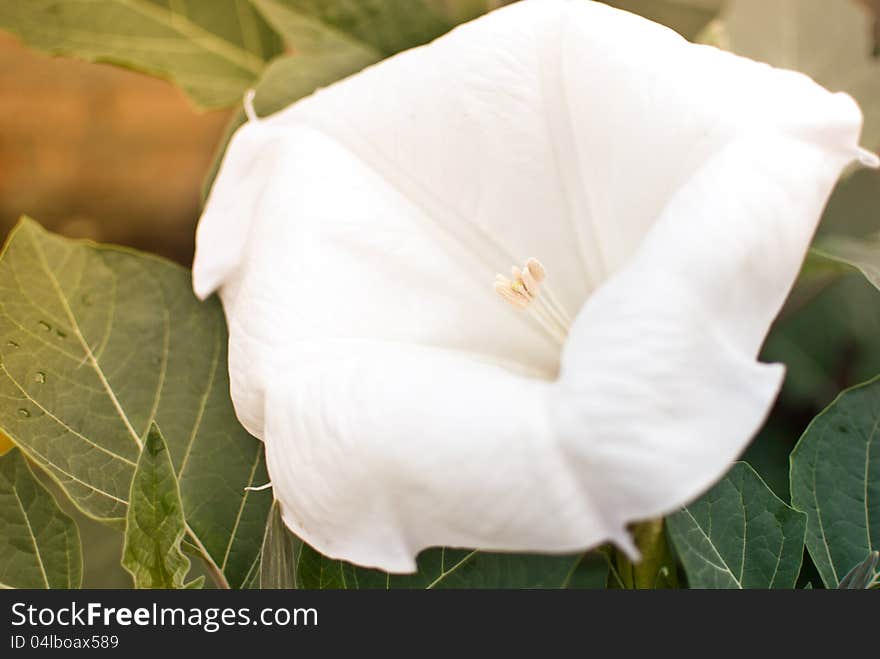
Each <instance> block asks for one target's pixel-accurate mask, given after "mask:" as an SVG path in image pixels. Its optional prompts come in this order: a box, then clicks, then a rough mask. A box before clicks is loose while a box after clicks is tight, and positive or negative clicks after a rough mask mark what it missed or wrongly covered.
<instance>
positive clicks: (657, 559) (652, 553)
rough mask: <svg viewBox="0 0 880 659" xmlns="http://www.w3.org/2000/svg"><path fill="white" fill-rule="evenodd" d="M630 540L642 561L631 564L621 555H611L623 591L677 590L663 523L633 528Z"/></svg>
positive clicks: (617, 553) (672, 562) (646, 523)
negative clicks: (625, 589) (632, 540)
mask: <svg viewBox="0 0 880 659" xmlns="http://www.w3.org/2000/svg"><path fill="white" fill-rule="evenodd" d="M633 539H634V540H635V543H636V546H637V547H638V548H639V551H640V552H641V553H642V560H641V561H639V562H638V563H633V562H632V561H631V560H629V558H627V556H626V555H625V554H623V553H622V552H620V551H618V550H615V552H614V558H615V560H614V563H615V565H616V567H617V573H618V575H619V578H620V582H621V584H622V586H623V588H634V589H655V588H677V587H678V575H677V574H676V568H675V561H674V560H673V558H672V553H671V552H670V551H669V545H668V544H667V541H666V532H665V528H664V524H663V519H662V518H660V519H652V520H649V521H647V522H641V523H639V524H636V525H635V526H634V527H633Z"/></svg>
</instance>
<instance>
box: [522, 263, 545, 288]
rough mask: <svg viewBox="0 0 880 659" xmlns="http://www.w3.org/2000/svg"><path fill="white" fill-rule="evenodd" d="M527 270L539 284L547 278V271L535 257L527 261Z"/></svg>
mask: <svg viewBox="0 0 880 659" xmlns="http://www.w3.org/2000/svg"><path fill="white" fill-rule="evenodd" d="M525 269H526V270H528V271H529V274H530V275H532V277H533V278H534V280H535V281H536V282H538V283H539V284H540V283H541V282H542V281H544V278H545V277H546V276H547V271H546V270H544V266H543V264H542V263H541V262H540V261H539V260H538V259H536V258H534V257H533V258H530V259H529V260H528V261H526V268H525Z"/></svg>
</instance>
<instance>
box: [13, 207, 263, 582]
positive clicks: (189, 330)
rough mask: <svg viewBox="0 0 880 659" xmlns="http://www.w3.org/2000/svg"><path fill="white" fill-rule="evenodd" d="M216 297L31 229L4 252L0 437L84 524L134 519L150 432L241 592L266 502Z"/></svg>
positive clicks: (128, 255) (152, 266) (143, 261)
mask: <svg viewBox="0 0 880 659" xmlns="http://www.w3.org/2000/svg"><path fill="white" fill-rule="evenodd" d="M226 347H227V334H226V324H225V321H224V318H223V312H222V309H221V308H220V304H219V303H218V302H217V300H216V299H211V300H209V301H207V302H205V303H200V302H199V301H198V300H197V299H196V298H195V296H194V295H193V293H192V288H191V281H190V273H189V272H188V271H187V270H185V269H183V268H181V267H179V266H177V265H174V264H172V263H169V262H167V261H165V260H163V259H160V258H158V257H152V256H148V255H144V254H140V253H137V252H134V251H132V250H127V249H123V248H116V247H109V246H102V245H95V244H93V243H88V242H81V241H72V240H67V239H64V238H61V237H59V236H55V235H52V234H50V233H49V232H47V231H45V230H44V229H42V228H41V227H40V226H39V225H38V224H37V223H36V222H34V221H33V220H29V219H23V220H22V221H21V222H20V223H19V224H18V225H17V227H16V228H15V229H14V230H13V232H12V234H11V235H10V237H9V240H8V243H7V245H6V247H5V248H4V251H3V253H2V255H0V355H2V365H0V429H2V430H3V431H4V432H6V433H7V434H8V435H9V436H10V437H12V438H13V440H14V441H15V443H16V444H17V445H18V446H19V447H20V448H21V449H22V451H23V452H24V453H25V454H26V455H27V456H28V457H29V458H31V459H32V460H33V461H34V462H35V463H37V464H38V465H40V466H41V467H42V468H43V469H45V470H47V471H48V473H49V474H50V475H51V476H52V477H53V478H54V479H55V480H56V481H57V482H58V483H59V484H60V485H61V486H62V487H63V488H64V490H65V491H66V492H67V494H68V495H69V496H70V498H71V499H72V500H73V501H74V503H76V505H77V506H78V507H79V508H80V509H81V510H83V512H85V513H87V514H88V515H90V516H92V517H95V518H98V519H102V520H105V521H114V520H116V521H118V520H121V519H123V518H125V516H126V513H127V505H128V495H129V490H130V487H131V479H132V476H133V475H134V471H135V467H136V464H137V460H138V456H139V449H140V445H141V444H142V443H143V440H144V438H145V437H146V435H147V431H148V430H149V428H150V425H151V424H152V423H153V422H154V421H155V422H156V423H157V424H158V425H159V426H160V427H161V428H162V430H163V432H164V434H165V437H166V440H167V442H168V448H169V451H170V454H171V460H172V463H173V464H174V467H175V470H176V472H177V474H178V479H179V482H180V490H181V498H182V500H183V507H184V514H185V517H186V520H187V522H188V524H189V527H190V530H191V534H190V536H191V537H190V539H191V540H192V542H193V543H194V544H195V545H196V546H198V547H199V548H200V549H201V548H203V549H204V554H205V555H206V558H207V559H208V561H209V563H210V564H211V565H212V567H213V568H215V571H222V573H223V574H224V575H225V578H226V580H227V581H228V582H229V584H230V585H231V586H233V587H238V586H241V585H242V584H243V583H244V579H245V577H246V575H247V573H248V571H249V569H250V567H251V565H252V564H253V562H254V560H255V558H256V557H257V556H258V554H259V551H260V546H261V543H262V537H263V528H264V524H265V520H266V515H267V512H268V509H269V505H270V499H269V497H268V496H266V495H265V494H261V493H258V492H248V491H246V490H245V489H244V488H245V487H247V486H251V485H254V484H258V485H259V484H262V483H264V482H266V480H268V478H267V476H266V473H265V467H264V464H263V451H262V444H260V443H259V442H258V441H257V440H255V439H254V438H253V437H251V436H250V435H248V433H247V432H246V431H245V430H244V429H243V428H242V427H241V426H240V425H239V423H238V422H237V420H236V418H235V414H234V412H233V409H232V403H231V401H230V399H229V382H228V374H227V366H226Z"/></svg>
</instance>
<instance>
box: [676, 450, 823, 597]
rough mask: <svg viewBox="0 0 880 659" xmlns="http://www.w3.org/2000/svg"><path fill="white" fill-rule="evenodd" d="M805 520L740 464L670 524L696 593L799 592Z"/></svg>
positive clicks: (742, 463)
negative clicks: (713, 590) (736, 590)
mask: <svg viewBox="0 0 880 659" xmlns="http://www.w3.org/2000/svg"><path fill="white" fill-rule="evenodd" d="M805 521H806V520H805V516H804V515H803V514H802V513H799V512H797V511H796V510H794V509H792V508H790V507H789V506H787V505H786V504H785V502H784V501H782V500H781V499H780V498H779V497H777V496H776V495H775V494H773V492H772V491H771V490H770V488H768V487H767V485H765V484H764V481H762V480H761V477H760V476H758V474H757V473H755V470H754V469H752V468H751V467H750V466H749V465H747V464H746V463H745V462H738V463H736V464H735V465H734V466H733V468H732V469H731V470H730V472H728V474H727V475H726V476H725V477H724V478H723V479H722V480H721V481H720V482H719V483H717V484H716V485H715V486H714V487H713V488H712V489H711V490H709V491H708V492H707V493H706V494H704V495H703V496H702V497H700V498H699V499H698V500H697V501H694V502H693V503H692V504H690V505H689V506H687V507H685V508H684V509H683V510H681V511H679V512H677V513H674V514H672V515H670V516H669V517H668V518H667V522H666V523H667V529H668V533H669V538H670V539H671V540H672V542H673V544H674V545H675V548H676V550H677V551H678V555H679V558H680V559H681V562H682V564H683V565H684V569H685V572H686V573H687V576H688V582H689V585H690V586H691V587H692V588H794V585H795V582H796V581H797V577H798V574H799V573H800V569H801V562H802V560H803V554H804V526H805Z"/></svg>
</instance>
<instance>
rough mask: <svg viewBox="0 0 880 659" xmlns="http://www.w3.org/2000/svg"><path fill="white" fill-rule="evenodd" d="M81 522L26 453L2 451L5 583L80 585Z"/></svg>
mask: <svg viewBox="0 0 880 659" xmlns="http://www.w3.org/2000/svg"><path fill="white" fill-rule="evenodd" d="M81 584H82V550H81V549H80V542H79V530H78V529H77V527H76V523H74V521H73V520H72V519H71V518H70V517H69V516H68V515H66V514H65V513H64V512H63V511H62V510H61V509H60V508H59V507H58V504H57V503H55V499H54V498H53V497H52V495H51V494H50V493H49V491H48V490H47V489H46V488H45V487H43V486H42V485H41V484H40V482H39V481H38V480H37V479H36V478H35V477H34V475H33V473H32V472H31V470H30V467H29V466H28V464H27V462H26V461H25V459H24V458H23V457H22V455H21V452H19V451H18V450H16V449H13V450H12V451H10V452H9V453H6V454H5V455H3V456H0V588H79V587H80V585H81Z"/></svg>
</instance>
